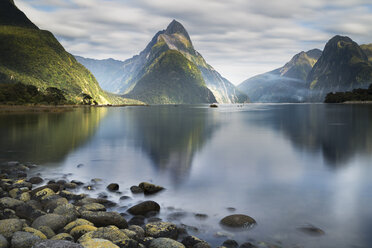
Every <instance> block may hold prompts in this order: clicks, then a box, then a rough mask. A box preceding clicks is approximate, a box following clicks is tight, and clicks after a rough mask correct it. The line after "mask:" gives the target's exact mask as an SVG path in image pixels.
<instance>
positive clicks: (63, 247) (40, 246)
mask: <svg viewBox="0 0 372 248" xmlns="http://www.w3.org/2000/svg"><path fill="white" fill-rule="evenodd" d="M57 247H58V248H84V247H83V246H82V245H80V244H76V243H73V242H71V241H66V240H44V241H41V242H39V243H37V244H35V245H34V246H33V247H32V248H57Z"/></svg>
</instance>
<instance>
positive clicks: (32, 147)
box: [0, 108, 107, 163]
mask: <svg viewBox="0 0 372 248" xmlns="http://www.w3.org/2000/svg"><path fill="white" fill-rule="evenodd" d="M106 112H107V110H106V109H103V108H99V109H98V108H80V109H76V110H73V111H68V112H64V113H32V114H7V115H0V136H1V139H0V161H1V160H2V161H9V160H16V161H23V162H27V161H29V162H33V163H46V162H48V163H52V162H59V161H61V160H63V159H64V157H65V156H66V155H67V154H69V152H71V151H73V150H75V149H76V148H77V147H79V146H81V145H82V144H84V143H85V142H87V141H88V140H89V138H90V137H92V135H93V134H94V133H95V131H96V129H97V127H98V125H99V123H100V121H101V119H102V118H103V117H104V116H105V114H106Z"/></svg>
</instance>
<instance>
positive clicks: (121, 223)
mask: <svg viewBox="0 0 372 248" xmlns="http://www.w3.org/2000/svg"><path fill="white" fill-rule="evenodd" d="M81 217H82V218H83V219H86V220H88V221H90V222H92V223H93V224H94V225H95V226H97V227H101V226H109V225H114V226H117V227H118V228H127V227H128V223H127V221H126V220H125V219H124V217H123V216H121V215H120V214H119V213H117V212H102V211H98V212H92V211H82V212H81Z"/></svg>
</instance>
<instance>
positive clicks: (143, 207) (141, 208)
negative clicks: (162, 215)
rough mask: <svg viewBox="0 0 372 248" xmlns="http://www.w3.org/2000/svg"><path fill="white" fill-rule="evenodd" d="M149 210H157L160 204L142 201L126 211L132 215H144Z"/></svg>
mask: <svg viewBox="0 0 372 248" xmlns="http://www.w3.org/2000/svg"><path fill="white" fill-rule="evenodd" d="M151 211H156V212H159V211H160V205H159V204H158V203H156V202H154V201H144V202H141V203H140V204H137V205H134V206H133V207H131V208H129V209H128V212H129V213H130V214H132V215H146V213H148V212H151Z"/></svg>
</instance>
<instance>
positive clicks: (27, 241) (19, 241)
mask: <svg viewBox="0 0 372 248" xmlns="http://www.w3.org/2000/svg"><path fill="white" fill-rule="evenodd" d="M40 241H41V238H40V237H38V236H36V235H34V234H32V233H29V232H15V233H14V235H13V237H12V241H11V244H12V248H31V247H32V246H33V245H34V244H36V243H38V242H40Z"/></svg>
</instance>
